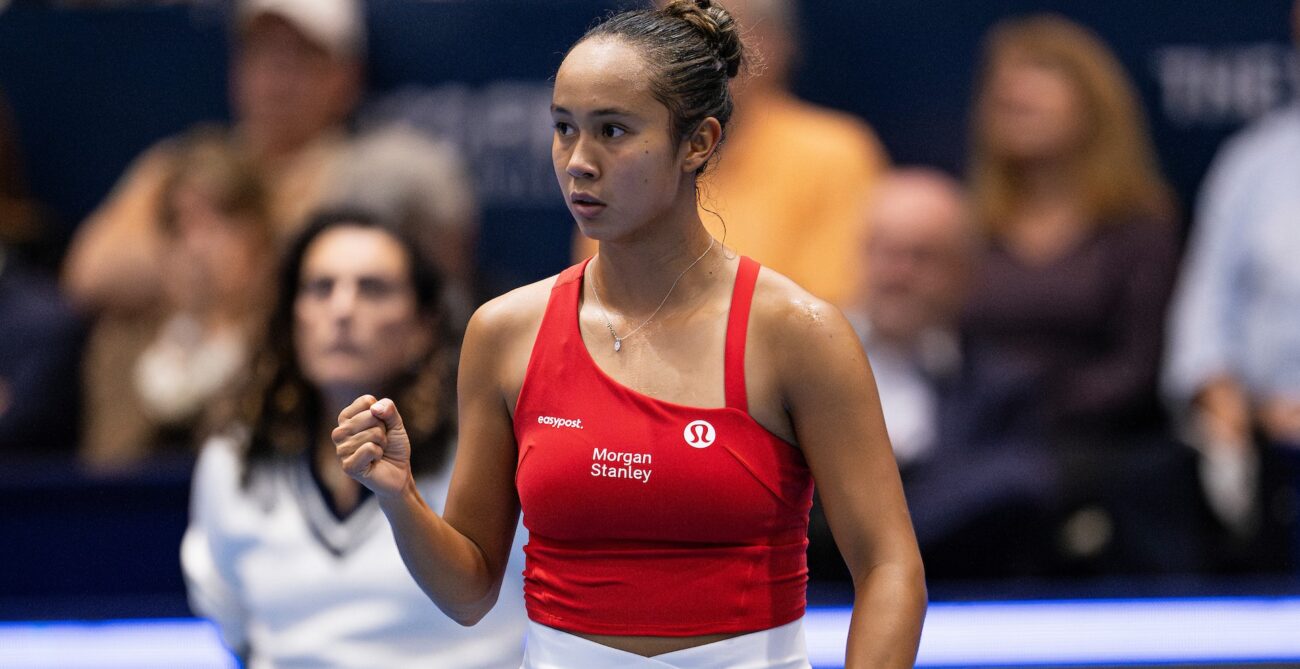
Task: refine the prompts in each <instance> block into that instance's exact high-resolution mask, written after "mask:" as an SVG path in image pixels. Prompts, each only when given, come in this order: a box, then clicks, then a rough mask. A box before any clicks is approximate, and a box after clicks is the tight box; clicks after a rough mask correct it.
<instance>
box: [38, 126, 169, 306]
mask: <svg viewBox="0 0 1300 669" xmlns="http://www.w3.org/2000/svg"><path fill="white" fill-rule="evenodd" d="M169 151H170V148H169V147H167V146H166V145H160V146H158V147H155V148H153V149H150V150H149V151H148V152H146V153H145V154H144V155H143V156H141V157H140V158H139V159H138V160H137V161H136V162H135V164H133V165H132V166H131V167H130V169H129V170H128V171H127V172H126V174H125V175H124V176H123V177H122V179H121V181H120V182H119V183H118V184H117V186H116V187H115V188H114V190H113V192H112V193H110V194H109V197H108V199H107V200H106V201H105V202H104V203H103V204H101V205H100V206H99V208H98V209H97V210H96V211H95V212H94V213H93V214H92V215H91V216H90V218H89V219H87V220H86V221H85V222H84V223H82V225H81V227H80V228H78V230H77V234H76V236H75V237H74V238H73V240H72V244H71V246H70V247H69V249H68V255H67V258H66V259H65V260H64V263H63V287H64V290H65V291H67V293H68V295H69V296H70V297H71V298H72V300H73V302H75V303H76V305H77V306H78V307H81V308H87V309H91V310H99V309H108V310H116V311H131V310H135V309H140V308H144V307H149V306H151V305H152V304H153V303H154V302H156V301H157V300H158V299H159V298H160V297H161V294H162V293H161V284H162V267H161V262H160V259H161V257H162V237H161V235H160V234H159V232H158V199H159V197H160V196H161V193H162V186H163V181H164V179H165V177H166V171H167V163H168V160H169V153H168V152H169Z"/></svg>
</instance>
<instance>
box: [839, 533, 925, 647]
mask: <svg viewBox="0 0 1300 669" xmlns="http://www.w3.org/2000/svg"><path fill="white" fill-rule="evenodd" d="M854 590H855V595H854V602H853V618H852V621H851V622H850V625H849V641H848V651H847V653H846V656H845V660H846V661H845V669H868V668H871V669H876V668H878V667H911V666H913V665H914V664H915V663H916V651H917V647H918V645H919V644H920V640H921V623H922V622H923V621H924V620H925V608H926V591H925V575H924V572H923V570H922V568H921V564H920V560H919V559H918V560H916V561H915V564H909V563H906V562H892V563H888V562H887V563H881V564H879V565H876V566H874V567H872V568H871V569H870V570H868V571H867V572H865V573H864V574H862V575H861V576H859V577H858V578H857V579H855V583H854Z"/></svg>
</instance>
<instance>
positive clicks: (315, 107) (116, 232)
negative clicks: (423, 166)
mask: <svg viewBox="0 0 1300 669" xmlns="http://www.w3.org/2000/svg"><path fill="white" fill-rule="evenodd" d="M237 12H238V18H237V21H236V30H235V35H234V50H233V52H232V57H231V68H230V85H231V99H232V105H233V108H234V110H235V114H236V117H237V123H236V124H235V127H234V128H233V129H232V131H231V135H232V137H233V141H234V142H235V143H236V144H238V146H239V147H240V150H241V151H243V152H244V153H245V154H246V155H248V156H249V157H250V159H251V161H252V162H253V164H254V165H255V166H256V168H257V170H258V172H259V174H260V175H261V178H262V179H264V180H265V183H266V192H267V203H266V208H267V213H268V215H269V217H270V222H271V225H272V227H273V229H274V230H275V232H276V237H277V238H283V237H284V236H285V235H287V234H288V233H289V232H290V231H291V230H292V229H294V227H296V226H297V225H299V224H300V221H301V219H302V217H303V216H304V215H305V214H306V212H307V211H309V210H310V209H311V208H312V207H313V206H314V205H315V203H316V202H318V201H319V200H320V198H321V196H322V194H323V192H324V189H325V187H326V185H327V184H328V183H329V180H330V179H331V178H332V176H333V171H334V169H335V168H336V164H337V162H338V161H340V160H341V159H342V156H343V155H344V152H345V150H346V147H347V143H346V136H345V134H344V129H343V122H344V120H345V119H346V117H347V115H348V113H349V112H350V111H351V109H352V107H353V105H354V104H355V102H356V99H357V96H358V95H359V92H360V76H361V58H362V49H363V48H364V25H363V23H362V16H361V14H360V10H359V7H358V6H357V5H356V4H355V3H354V2H353V1H352V0H323V1H322V0H246V1H245V2H242V3H241V4H240V5H239V7H238V10H237ZM183 144H184V143H183V142H181V141H178V140H166V141H163V142H162V143H160V144H159V145H157V146H155V147H153V148H151V149H149V150H148V151H147V152H145V154H144V155H143V156H142V157H140V158H139V159H138V160H137V161H136V163H135V164H134V165H133V166H132V167H131V168H130V169H129V170H128V172H127V173H126V175H125V176H123V177H122V179H121V181H120V182H119V183H118V185H117V187H116V188H115V190H114V191H113V193H112V194H111V195H110V196H109V199H108V200H107V201H106V202H105V203H104V204H102V205H101V206H100V208H99V209H98V210H97V211H96V212H95V213H93V214H92V215H91V217H90V218H89V219H88V220H87V221H85V222H84V223H83V224H82V226H81V227H80V228H79V229H78V230H77V233H76V235H75V237H74V239H73V243H72V246H71V248H70V249H69V252H68V256H67V259H66V261H65V267H64V287H65V289H66V290H67V291H68V293H69V295H70V296H71V297H72V299H73V301H74V303H75V304H76V305H77V306H79V307H80V308H82V310H83V311H84V312H85V313H86V314H87V315H88V316H90V317H92V318H93V319H95V324H94V327H93V329H92V331H91V334H90V341H89V342H88V344H87V352H86V356H85V359H84V362H83V369H84V371H85V377H86V378H85V385H86V401H87V412H88V416H87V430H86V432H85V435H84V442H83V446H82V447H83V452H84V454H85V455H86V459H87V461H88V462H90V463H91V464H93V465H95V466H97V467H118V466H124V465H129V464H133V463H135V462H137V461H139V459H140V457H141V456H142V455H144V454H145V453H147V452H148V451H149V448H150V447H151V446H152V444H150V443H147V442H146V441H142V439H143V438H145V437H146V436H147V434H148V432H149V422H150V421H149V420H148V418H147V417H146V416H145V415H144V413H143V412H142V411H138V410H131V409H130V408H129V407H124V408H119V407H118V406H117V405H116V402H119V401H124V398H125V397H128V396H129V395H130V393H129V392H127V391H126V390H125V388H127V387H129V385H130V384H131V379H133V378H135V364H136V360H137V359H138V358H139V354H140V352H141V348H142V347H143V346H144V345H145V342H148V341H149V340H150V339H151V338H152V337H153V335H154V333H155V330H156V328H157V326H158V311H159V309H160V305H161V304H163V302H164V300H165V294H164V288H163V286H164V282H163V277H164V271H165V270H166V269H167V267H166V262H165V258H166V250H167V233H166V231H165V228H164V226H163V225H161V224H160V221H159V214H160V213H161V211H162V209H161V207H160V202H161V198H162V197H163V190H164V187H165V185H166V184H167V182H168V179H169V177H170V175H171V174H172V173H173V171H174V169H175V167H176V162H177V159H176V155H177V153H178V151H180V150H181V146H182V145H183ZM111 387H116V389H117V392H108V393H102V392H100V391H105V390H108V389H109V388H111Z"/></svg>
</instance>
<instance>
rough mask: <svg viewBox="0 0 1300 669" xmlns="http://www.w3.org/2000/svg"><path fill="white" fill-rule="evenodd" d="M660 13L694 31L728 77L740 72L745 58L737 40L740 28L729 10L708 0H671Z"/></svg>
mask: <svg viewBox="0 0 1300 669" xmlns="http://www.w3.org/2000/svg"><path fill="white" fill-rule="evenodd" d="M663 12H664V14H667V15H668V16H672V17H675V18H679V19H682V20H683V21H686V22H687V23H689V24H691V26H692V27H693V28H695V29H696V30H698V31H699V32H700V34H701V35H703V36H704V38H705V39H706V40H707V41H708V43H709V45H710V46H711V47H713V50H714V51H715V52H716V53H717V54H718V60H719V61H721V62H722V66H723V68H724V69H725V70H726V72H727V76H728V77H734V76H736V75H737V74H738V73H739V72H740V66H741V65H742V64H744V61H745V48H744V45H743V44H742V43H741V39H740V27H739V26H738V25H737V24H736V20H735V19H734V18H732V17H731V13H730V12H728V11H727V10H725V9H723V8H722V7H721V6H720V5H718V4H716V3H714V2H712V0H671V1H670V2H669V3H668V4H667V5H666V6H664V8H663Z"/></svg>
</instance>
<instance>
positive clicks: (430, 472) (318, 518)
mask: <svg viewBox="0 0 1300 669" xmlns="http://www.w3.org/2000/svg"><path fill="white" fill-rule="evenodd" d="M440 282H441V278H440V277H439V275H438V272H437V269H436V266H435V265H434V264H433V263H431V262H429V261H427V260H425V259H424V256H423V252H422V251H421V249H420V248H419V246H418V243H417V242H416V241H414V239H413V238H412V237H411V236H410V235H408V234H406V233H404V232H402V231H401V229H399V228H396V227H393V226H389V225H387V224H385V223H383V222H382V221H381V220H380V219H378V218H375V217H373V216H371V215H369V214H366V213H363V212H359V211H347V210H333V211H326V212H323V213H321V214H319V215H318V216H315V217H314V218H313V219H312V221H311V222H310V223H309V224H308V226H307V228H306V229H305V230H304V232H303V234H302V236H301V237H299V238H298V239H297V240H296V241H295V242H294V243H293V245H292V247H291V248H290V249H289V252H288V254H287V255H286V257H285V260H284V262H283V263H282V265H281V274H280V278H279V283H278V293H277V296H276V305H275V307H274V309H273V312H272V316H271V320H270V324H269V327H268V328H267V331H266V336H267V339H266V343H265V348H264V349H263V351H262V353H261V355H260V357H259V359H258V362H257V366H256V369H257V376H258V378H257V380H256V383H255V384H254V388H253V389H252V390H253V392H252V393H251V394H250V395H249V396H248V397H247V398H246V401H245V403H244V404H245V406H244V410H243V411H242V413H243V414H244V417H243V418H242V419H241V420H239V421H238V424H236V425H232V426H229V429H228V430H226V431H225V432H224V434H222V435H221V436H218V437H215V438H213V439H212V440H210V441H209V442H208V443H207V444H206V445H205V447H204V448H203V452H202V455H201V456H200V459H199V463H198V466H197V469H196V472H195V476H194V492H193V496H192V512H191V523H190V527H189V529H188V530H187V531H186V534H185V539H184V541H183V544H182V547H181V559H182V564H183V566H184V571H185V575H186V580H187V584H188V587H189V594H190V601H191V604H192V606H193V608H194V609H195V611H196V612H198V613H199V614H201V615H203V616H206V617H208V618H211V619H212V620H213V621H214V622H215V623H216V624H217V626H218V628H219V629H220V631H221V635H222V638H223V640H224V641H225V642H226V643H227V644H228V645H229V646H230V647H231V648H232V649H235V650H236V651H237V652H239V653H240V654H241V655H243V656H244V658H245V659H246V660H247V665H248V666H252V667H271V666H276V667H287V666H312V667H325V666H329V667H458V668H465V669H474V668H488V667H493V668H500V669H507V668H508V669H515V668H516V667H518V666H519V663H520V661H521V658H522V650H523V632H524V629H525V626H526V618H525V615H524V610H523V590H522V587H523V586H522V582H521V578H522V562H520V561H519V560H520V559H521V558H522V552H521V551H520V550H519V549H518V546H519V545H521V544H516V550H515V552H514V554H513V556H512V564H511V565H510V566H509V567H508V568H507V570H506V572H507V574H508V576H507V580H506V584H505V585H504V586H503V588H502V590H501V595H500V601H499V602H498V603H497V605H496V606H495V608H494V609H493V610H492V612H491V613H490V614H488V616H487V617H486V618H484V619H483V621H481V622H480V623H478V625H476V626H475V627H473V628H464V627H461V626H460V625H459V624H457V623H455V622H453V621H452V620H451V619H450V618H447V617H446V616H444V615H443V614H442V613H440V612H439V611H438V610H437V609H436V608H435V607H434V606H433V605H432V604H430V603H429V600H428V598H427V597H426V596H425V595H424V593H423V592H422V591H421V590H420V588H419V587H418V586H417V585H416V584H415V582H414V581H412V580H411V577H410V576H409V574H408V573H407V571H406V569H405V568H404V566H403V564H402V558H401V556H400V555H399V553H398V550H397V546H396V544H395V542H394V540H393V536H392V533H391V532H390V531H389V528H388V526H387V523H386V522H385V521H384V518H383V514H382V513H381V512H380V510H379V507H378V502H377V501H376V500H375V499H374V498H373V497H371V495H370V494H369V492H368V490H367V489H365V488H364V487H362V486H361V485H359V484H357V483H356V482H355V481H353V480H352V479H350V478H348V477H347V476H346V475H345V474H344V473H343V471H342V470H341V469H340V468H339V465H338V461H337V458H336V456H335V453H334V451H335V449H334V444H333V442H332V441H331V440H330V431H331V429H332V428H334V427H335V426H336V425H337V422H336V416H337V415H338V412H339V411H340V410H342V409H343V407H345V406H347V405H348V404H350V403H351V402H352V400H353V399H354V398H355V397H356V396H358V395H359V394H362V393H372V394H375V395H377V396H381V397H393V398H395V399H396V400H397V401H398V402H401V403H402V406H403V407H415V410H413V411H408V415H409V416H411V417H412V419H413V420H411V421H408V422H407V425H406V429H407V431H408V433H410V435H411V442H412V447H413V453H412V460H411V462H412V467H413V469H414V472H415V477H416V481H417V485H418V486H419V487H420V490H421V494H422V495H423V496H424V498H425V499H427V500H429V501H430V502H431V503H432V504H433V505H434V506H435V508H437V507H439V506H440V505H441V503H442V501H443V500H445V499H446V496H447V488H448V485H449V481H450V470H451V465H450V460H451V456H452V450H453V448H452V444H453V442H454V440H455V426H454V421H455V411H456V404H455V383H454V378H453V377H454V373H455V365H456V351H455V347H454V343H453V339H452V336H451V334H450V333H449V331H448V328H447V325H448V323H447V320H446V314H445V313H444V311H443V308H442V306H441V303H440V299H441V295H440V290H441V287H440ZM439 510H440V509H439ZM377 586H378V587H377Z"/></svg>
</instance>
